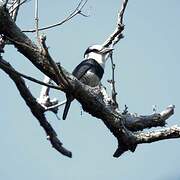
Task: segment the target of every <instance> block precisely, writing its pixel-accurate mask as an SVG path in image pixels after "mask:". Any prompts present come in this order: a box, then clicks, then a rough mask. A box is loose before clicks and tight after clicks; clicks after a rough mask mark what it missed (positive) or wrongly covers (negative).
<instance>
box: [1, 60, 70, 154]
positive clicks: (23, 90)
mask: <svg viewBox="0 0 180 180" xmlns="http://www.w3.org/2000/svg"><path fill="white" fill-rule="evenodd" d="M8 66H9V68H7V67H8ZM0 68H1V69H2V70H3V71H5V72H6V73H7V74H8V75H9V76H10V78H11V79H12V80H13V81H14V83H15V84H16V87H17V88H18V90H19V92H20V94H21V96H22V98H23V99H24V101H25V102H26V104H27V105H28V107H29V108H30V110H31V112H32V114H33V115H34V116H35V117H36V118H37V120H38V121H39V123H40V125H41V126H42V127H43V129H44V130H45V132H46V134H47V137H48V140H50V142H51V144H52V146H53V147H54V148H55V149H56V150H57V151H59V152H60V153H61V154H63V155H65V156H68V157H72V153H71V152H70V151H68V150H67V149H65V148H64V147H63V146H62V143H61V141H60V140H59V139H58V138H57V134H56V132H55V131H54V129H53V128H52V126H51V125H50V124H49V123H48V121H47V119H46V117H45V115H44V112H45V110H44V108H43V107H42V106H41V105H40V104H39V103H38V102H37V101H36V98H34V97H33V95H32V94H31V92H30V91H29V89H28V88H27V86H26V84H25V82H24V80H23V79H22V78H21V77H20V76H19V75H17V74H16V73H13V72H14V71H15V70H14V69H13V68H12V67H11V65H10V64H9V63H7V62H6V61H5V60H3V59H2V58H0ZM10 69H12V70H10Z"/></svg>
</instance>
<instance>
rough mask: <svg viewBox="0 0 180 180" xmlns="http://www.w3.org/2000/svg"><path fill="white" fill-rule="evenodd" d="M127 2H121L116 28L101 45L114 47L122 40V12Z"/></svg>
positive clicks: (124, 0)
mask: <svg viewBox="0 0 180 180" xmlns="http://www.w3.org/2000/svg"><path fill="white" fill-rule="evenodd" d="M127 3H128V0H123V3H122V7H121V9H120V11H119V13H118V20H117V27H116V29H115V30H114V32H113V33H112V34H111V35H110V36H109V37H108V38H107V40H106V41H105V42H104V43H103V46H105V47H108V46H114V45H115V44H116V43H118V42H119V40H120V39H122V38H123V34H122V31H123V30H124V24H123V18H124V12H125V9H126V6H127Z"/></svg>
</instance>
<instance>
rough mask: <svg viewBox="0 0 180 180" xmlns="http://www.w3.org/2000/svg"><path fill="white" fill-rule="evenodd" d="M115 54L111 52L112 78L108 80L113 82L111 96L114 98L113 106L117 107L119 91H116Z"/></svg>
mask: <svg viewBox="0 0 180 180" xmlns="http://www.w3.org/2000/svg"><path fill="white" fill-rule="evenodd" d="M112 56H113V54H112V53H111V54H110V58H111V67H112V79H111V80H109V81H108V82H109V83H110V84H111V87H112V88H111V89H112V90H111V91H112V93H111V97H112V100H113V106H114V107H115V108H118V103H117V100H116V96H117V92H116V87H115V83H116V82H115V64H114V62H113V57H112Z"/></svg>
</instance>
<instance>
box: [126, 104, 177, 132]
mask: <svg viewBox="0 0 180 180" xmlns="http://www.w3.org/2000/svg"><path fill="white" fill-rule="evenodd" d="M174 108H175V106H174V105H170V106H168V107H167V108H166V109H165V110H164V111H162V112H161V113H154V114H152V115H148V116H144V115H143V116H142V115H140V116H138V115H136V114H131V113H127V114H126V115H125V119H126V121H125V125H126V127H128V129H130V130H131V131H141V130H143V129H146V128H152V127H158V126H161V127H163V126H165V125H166V120H167V119H168V118H169V117H170V116H172V115H173V114H174Z"/></svg>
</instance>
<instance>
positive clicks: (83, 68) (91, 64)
mask: <svg viewBox="0 0 180 180" xmlns="http://www.w3.org/2000/svg"><path fill="white" fill-rule="evenodd" d="M89 70H90V71H91V72H92V73H94V74H96V76H98V77H99V79H100V80H101V78H102V76H103V74H104V69H103V68H102V67H101V65H100V64H99V63H97V61H96V60H94V59H86V60H84V61H82V62H81V63H80V64H79V65H78V66H76V68H75V69H74V70H73V72H72V74H73V75H74V76H75V77H76V78H77V79H81V78H82V77H83V76H84V75H85V74H86V72H87V71H89Z"/></svg>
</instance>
